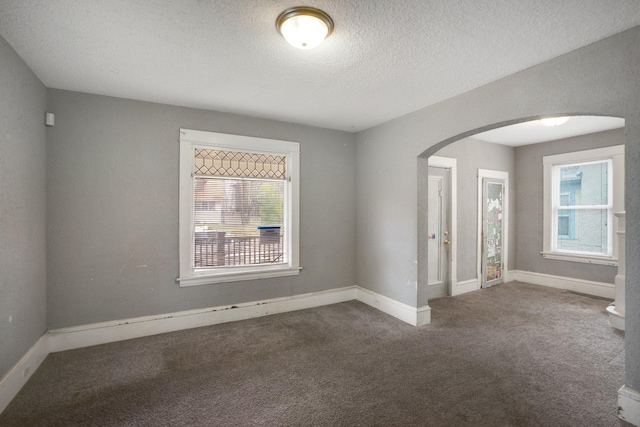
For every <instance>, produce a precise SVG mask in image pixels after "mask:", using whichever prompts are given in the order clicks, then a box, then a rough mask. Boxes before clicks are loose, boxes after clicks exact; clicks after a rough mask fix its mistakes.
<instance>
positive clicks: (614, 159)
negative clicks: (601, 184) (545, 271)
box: [541, 145, 624, 266]
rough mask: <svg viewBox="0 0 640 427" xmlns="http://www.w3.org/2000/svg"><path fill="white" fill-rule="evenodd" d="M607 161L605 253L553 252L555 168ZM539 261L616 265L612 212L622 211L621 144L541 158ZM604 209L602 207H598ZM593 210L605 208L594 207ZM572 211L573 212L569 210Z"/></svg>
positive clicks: (616, 243)
mask: <svg viewBox="0 0 640 427" xmlns="http://www.w3.org/2000/svg"><path fill="white" fill-rule="evenodd" d="M602 161H608V162H610V163H609V165H610V166H609V167H610V170H611V173H609V175H608V180H609V184H608V185H609V195H610V196H609V205H607V206H610V207H607V209H608V214H609V221H608V223H609V224H610V227H608V228H609V230H608V239H607V240H608V253H607V254H606V255H604V254H603V255H599V254H589V253H585V252H577V251H567V250H558V249H557V240H556V239H557V237H558V236H557V227H558V223H557V215H558V211H559V210H561V207H560V206H555V202H556V200H557V199H558V193H557V192H558V191H560V185H559V179H560V178H559V173H558V172H557V171H558V169H559V167H561V166H568V165H573V164H583V163H593V162H602ZM542 163H543V205H544V206H543V218H544V219H543V249H542V251H541V254H542V257H543V258H548V259H555V260H561V261H572V262H582V263H589V264H601V265H612V266H616V265H618V235H617V233H616V231H617V230H618V219H617V217H616V216H615V215H614V214H615V213H616V212H621V211H623V210H624V145H615V146H610V147H603V148H596V149H591V150H583V151H574V152H571V153H563V154H556V155H551V156H544V157H543V162H542ZM602 206H604V205H602ZM596 208H597V209H605V207H600V205H597V207H596ZM572 210H573V209H572Z"/></svg>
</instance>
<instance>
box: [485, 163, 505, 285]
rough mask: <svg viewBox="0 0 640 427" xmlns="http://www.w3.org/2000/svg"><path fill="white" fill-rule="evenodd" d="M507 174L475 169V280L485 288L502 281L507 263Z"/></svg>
mask: <svg viewBox="0 0 640 427" xmlns="http://www.w3.org/2000/svg"><path fill="white" fill-rule="evenodd" d="M508 200H509V174H508V173H507V172H501V171H493V170H487V169H478V219H479V223H478V234H479V235H478V254H480V257H479V260H478V277H479V278H480V285H481V287H483V288H488V287H490V286H493V285H497V284H499V283H502V282H504V281H505V276H506V274H507V260H508V253H509V251H508V224H509V221H508V212H509V208H508Z"/></svg>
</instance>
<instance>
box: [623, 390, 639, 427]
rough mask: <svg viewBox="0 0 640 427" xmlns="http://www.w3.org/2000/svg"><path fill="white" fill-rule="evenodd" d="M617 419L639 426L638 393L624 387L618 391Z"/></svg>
mask: <svg viewBox="0 0 640 427" xmlns="http://www.w3.org/2000/svg"><path fill="white" fill-rule="evenodd" d="M618 418H620V419H622V420H625V421H626V422H628V423H631V424H633V425H634V426H640V393H638V392H637V391H635V390H632V389H630V388H629V387H627V386H624V385H623V386H622V387H621V388H620V390H618Z"/></svg>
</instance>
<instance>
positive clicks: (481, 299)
mask: <svg viewBox="0 0 640 427" xmlns="http://www.w3.org/2000/svg"><path fill="white" fill-rule="evenodd" d="M429 305H430V306H431V309H432V323H431V324H429V325H425V326H419V327H415V326H411V325H408V324H406V323H404V322H402V321H400V320H397V319H395V318H393V317H391V316H388V315H386V314H384V313H381V312H379V311H377V310H375V309H373V308H371V307H369V306H367V305H365V304H363V303H360V302H357V301H349V302H345V303H340V304H334V305H330V306H324V307H318V308H312V309H308V310H301V311H296V312H290V313H284V314H277V315H273V316H267V317H261V318H256V319H250V320H244V321H239V322H233V323H226V324H219V325H214V326H208V327H202V328H197V329H191V330H186V331H180V332H172V333H167V334H162V335H156V336H150V337H144V338H138V339H132V340H128V341H122V342H115V343H110V344H104V345H98V346H93V347H87V348H81V349H77V350H69V351H63V352H59V353H52V354H50V355H49V356H48V357H47V358H46V359H45V361H44V362H43V363H42V365H41V366H40V368H39V369H38V370H37V371H36V372H35V373H34V374H33V376H32V377H31V379H30V380H29V381H28V383H27V384H26V385H25V386H24V388H23V389H22V390H21V391H20V393H19V394H18V395H17V396H16V398H15V399H14V400H13V401H12V402H11V403H10V404H9V406H8V407H7V409H6V410H5V411H4V412H3V413H2V414H1V415H0V425H1V426H23V425H29V426H73V425H100V426H119V425H137V426H142V425H144V426H147V425H148V426H159V425H172V426H177V425H180V426H205V425H206V426H232V425H233V426H302V425H304V426H314V425H319V426H322V425H325V426H342V425H349V426H369V425H379V426H382V425H385V426H387V425H394V426H400V425H424V426H601V427H602V426H621V425H626V423H624V422H622V421H620V420H619V419H618V418H617V416H616V402H617V390H618V389H619V388H620V386H621V385H622V384H623V383H624V351H623V341H624V338H623V333H621V332H619V331H617V330H614V329H612V328H611V327H610V326H609V325H608V322H607V314H606V310H605V308H606V306H607V301H603V300H600V299H594V298H589V297H588V296H583V295H576V294H573V293H568V292H564V291H561V290H558V289H551V288H545V287H542V286H536V285H530V284H524V283H518V282H511V283H508V284H503V285H498V286H495V287H492V288H489V289H483V290H479V291H475V292H471V293H467V294H464V295H460V296H456V297H445V298H439V299H436V300H432V301H430V302H429Z"/></svg>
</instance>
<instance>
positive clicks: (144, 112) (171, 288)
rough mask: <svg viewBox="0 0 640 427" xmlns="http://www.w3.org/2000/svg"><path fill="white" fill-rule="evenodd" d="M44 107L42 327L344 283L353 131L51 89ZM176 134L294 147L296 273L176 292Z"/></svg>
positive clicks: (349, 271)
mask: <svg viewBox="0 0 640 427" xmlns="http://www.w3.org/2000/svg"><path fill="white" fill-rule="evenodd" d="M48 108H49V110H50V111H52V112H54V113H56V126H55V128H52V129H51V131H50V133H49V135H48V147H49V150H48V168H47V178H48V188H47V226H48V239H47V245H48V246H47V249H48V251H49V257H48V282H49V292H48V304H49V305H48V307H49V316H48V319H49V328H59V327H66V326H73V325H80V324H86V323H92V322H100V321H106V320H112V319H123V318H128V317H136V316H144V315H151V314H161V313H168V312H174V311H179V310H187V309H195V308H203V307H212V306H218V305H225V304H233V303H238V302H243V301H256V300H262V299H268V298H278V297H285V296H290V295H295V294H302V293H307V292H316V291H322V290H326V289H332V288H338V287H343V286H352V285H354V283H355V250H354V248H355V243H354V242H355V167H354V165H355V136H354V134H352V133H347V132H340V131H332V130H327V129H320V128H313V127H308V126H301V125H293V124H288V123H282V122H274V121H270V120H262V119H252V118H248V117H243V116H238V115H232V114H224V113H216V112H211V111H204V110H195V109H188V108H182V107H173V106H167V105H160V104H152V103H145V102H140V101H131V100H125V99H119V98H110V97H105V96H97V95H87V94H81V93H77V92H68V91H61V90H49V91H48ZM180 128H187V129H198V130H208V131H215V132H221V133H233V134H240V135H249V136H256V137H262V138H272V139H282V140H289V141H297V142H300V150H301V154H300V158H301V192H300V193H301V194H300V199H301V201H300V211H301V214H300V217H301V221H300V229H301V230H300V263H301V266H302V267H303V270H302V271H301V272H300V275H299V276H291V277H282V278H274V279H266V280H250V281H245V282H233V283H220V284H214V285H204V286H194V287H187V288H180V287H179V286H178V284H177V283H176V282H175V279H176V277H177V276H178V167H179V164H178V157H179V145H178V138H179V129H180Z"/></svg>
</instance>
